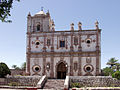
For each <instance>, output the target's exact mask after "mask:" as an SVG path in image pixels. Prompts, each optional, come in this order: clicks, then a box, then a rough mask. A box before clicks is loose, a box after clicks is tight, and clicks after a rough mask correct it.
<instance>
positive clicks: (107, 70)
mask: <svg viewBox="0 0 120 90" xmlns="http://www.w3.org/2000/svg"><path fill="white" fill-rule="evenodd" d="M113 73H114V71H113V69H111V68H109V67H106V68H103V75H104V76H109V75H112V74H113Z"/></svg>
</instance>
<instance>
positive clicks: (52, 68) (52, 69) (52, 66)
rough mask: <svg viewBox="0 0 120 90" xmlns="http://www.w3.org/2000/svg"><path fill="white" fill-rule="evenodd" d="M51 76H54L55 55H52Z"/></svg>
mask: <svg viewBox="0 0 120 90" xmlns="http://www.w3.org/2000/svg"><path fill="white" fill-rule="evenodd" d="M50 77H51V78H54V56H53V55H51V73H50Z"/></svg>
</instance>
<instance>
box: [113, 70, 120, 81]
mask: <svg viewBox="0 0 120 90" xmlns="http://www.w3.org/2000/svg"><path fill="white" fill-rule="evenodd" d="M112 77H113V78H117V79H118V80H120V71H116V72H115V73H113V74H112Z"/></svg>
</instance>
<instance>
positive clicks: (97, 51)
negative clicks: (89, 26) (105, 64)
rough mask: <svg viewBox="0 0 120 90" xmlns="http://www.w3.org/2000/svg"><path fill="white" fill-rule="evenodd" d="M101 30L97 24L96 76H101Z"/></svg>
mask: <svg viewBox="0 0 120 90" xmlns="http://www.w3.org/2000/svg"><path fill="white" fill-rule="evenodd" d="M99 32H100V30H99V28H98V22H97V23H96V75H97V76H98V75H99V74H100V72H99V69H100V59H99V54H100V47H99V42H100V41H99Z"/></svg>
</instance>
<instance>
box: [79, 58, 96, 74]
mask: <svg viewBox="0 0 120 90" xmlns="http://www.w3.org/2000/svg"><path fill="white" fill-rule="evenodd" d="M86 58H87V57H82V58H81V61H82V63H81V64H82V66H81V67H82V75H85V74H86V72H85V71H84V66H85V65H86V64H87V63H86ZM90 64H91V65H92V66H93V68H94V70H93V71H92V72H91V73H92V74H93V75H95V72H96V57H91V63H90Z"/></svg>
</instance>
